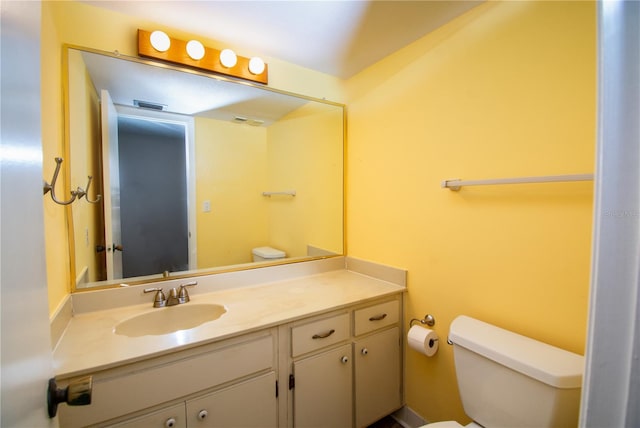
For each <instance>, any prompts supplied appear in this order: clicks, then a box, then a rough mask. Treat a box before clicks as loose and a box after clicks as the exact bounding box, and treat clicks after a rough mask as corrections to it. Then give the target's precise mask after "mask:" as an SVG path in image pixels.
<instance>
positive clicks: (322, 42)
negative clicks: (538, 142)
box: [85, 0, 483, 78]
mask: <svg viewBox="0 0 640 428" xmlns="http://www.w3.org/2000/svg"><path fill="white" fill-rule="evenodd" d="M482 1H483V0H478V1H465V0H447V1H436V0H414V1H392V0H375V1H371V0H324V1H320V0H315V1H313V0H310V1H305V0H296V1H293V0H290V1H244V0H237V1H154V0H151V1H104V0H102V1H95V0H94V1H85V3H89V4H92V5H94V6H97V7H101V8H107V9H111V10H114V11H118V12H121V13H125V14H127V15H133V16H139V17H141V18H144V19H145V20H150V21H154V22H157V23H158V24H162V25H166V26H167V27H169V28H175V29H178V30H183V31H187V32H190V33H194V34H200V35H202V36H203V37H207V38H211V39H214V40H219V41H221V42H223V43H229V44H230V45H232V46H235V47H236V50H237V51H238V54H239V55H242V56H254V55H260V56H263V57H266V58H268V57H272V58H277V59H279V60H284V61H287V62H290V63H293V64H297V65H300V66H302V67H305V68H309V69H312V70H316V71H320V72H323V73H327V74H330V75H334V76H338V77H341V78H348V77H351V76H353V75H354V74H356V73H358V72H360V71H362V70H363V69H364V68H366V67H368V66H370V65H372V64H374V63H375V62H377V61H379V60H381V59H382V58H384V57H385V56H387V55H389V54H391V53H393V52H395V51H397V50H398V49H400V48H402V47H404V46H406V45H408V44H410V43H411V42H413V41H415V40H417V39H419V38H420V37H422V36H424V35H425V34H427V33H429V32H431V31H433V30H435V29H436V28H438V27H440V26H442V25H443V24H445V23H446V22H448V21H450V20H451V19H453V18H455V17H456V16H458V15H460V14H462V13H464V12H466V11H467V10H469V9H471V8H472V7H474V6H476V5H478V4H480V3H481V2H482Z"/></svg>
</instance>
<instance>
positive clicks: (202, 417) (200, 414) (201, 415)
mask: <svg viewBox="0 0 640 428" xmlns="http://www.w3.org/2000/svg"><path fill="white" fill-rule="evenodd" d="M207 416H209V412H207V411H206V410H200V412H198V419H200V420H201V421H204V420H205V419H207Z"/></svg>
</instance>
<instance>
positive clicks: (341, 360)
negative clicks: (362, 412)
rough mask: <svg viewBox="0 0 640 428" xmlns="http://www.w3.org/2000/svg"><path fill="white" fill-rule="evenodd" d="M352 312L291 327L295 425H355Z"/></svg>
mask: <svg viewBox="0 0 640 428" xmlns="http://www.w3.org/2000/svg"><path fill="white" fill-rule="evenodd" d="M349 315H350V314H349V313H348V312H344V313H340V314H336V315H332V316H330V317H327V318H321V319H316V320H314V321H311V322H304V321H303V323H302V324H294V325H293V326H292V328H291V350H292V357H293V366H292V377H290V383H289V387H290V388H292V389H293V426H294V427H304V428H313V427H318V428H321V427H349V426H351V424H352V420H353V415H352V409H353V393H352V379H353V375H352V374H353V366H352V361H351V360H352V358H351V356H352V349H351V343H349V338H350V334H349V325H350V323H349Z"/></svg>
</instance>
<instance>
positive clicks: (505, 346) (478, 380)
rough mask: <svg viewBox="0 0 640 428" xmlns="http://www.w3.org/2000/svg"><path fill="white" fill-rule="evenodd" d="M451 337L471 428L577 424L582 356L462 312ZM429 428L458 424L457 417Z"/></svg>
mask: <svg viewBox="0 0 640 428" xmlns="http://www.w3.org/2000/svg"><path fill="white" fill-rule="evenodd" d="M449 341H450V342H453V355H454V361H455V367H456V376H457V378H458V388H459V390H460V397H461V399H462V405H463V407H464V411H465V413H466V414H467V416H469V417H470V418H471V419H473V421H474V422H472V423H471V424H469V425H467V426H468V427H484V428H494V427H532V428H533V427H535V428H545V427H576V426H577V425H578V413H579V409H580V389H581V385H582V373H583V371H584V357H583V356H581V355H578V354H574V353H572V352H568V351H565V350H562V349H560V348H556V347H553V346H551V345H547V344H545V343H542V342H538V341H536V340H533V339H531V338H528V337H525V336H521V335H519V334H516V333H513V332H510V331H507V330H504V329H501V328H499V327H495V326H493V325H491V324H487V323H485V322H482V321H478V320H476V319H473V318H470V317H467V316H464V315H461V316H459V317H457V318H456V319H455V320H453V322H452V323H451V329H450V331H449ZM425 427H429V428H444V427H450V428H454V427H455V428H460V427H462V425H460V424H459V423H457V422H455V421H447V422H436V423H432V424H427V425H425Z"/></svg>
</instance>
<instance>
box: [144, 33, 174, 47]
mask: <svg viewBox="0 0 640 428" xmlns="http://www.w3.org/2000/svg"><path fill="white" fill-rule="evenodd" d="M149 39H150V41H151V46H153V48H154V49H155V50H157V51H158V52H166V51H168V50H169V48H170V47H171V39H170V38H169V36H167V33H165V32H164V31H159V30H156V31H154V32H153V33H151V36H149Z"/></svg>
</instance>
